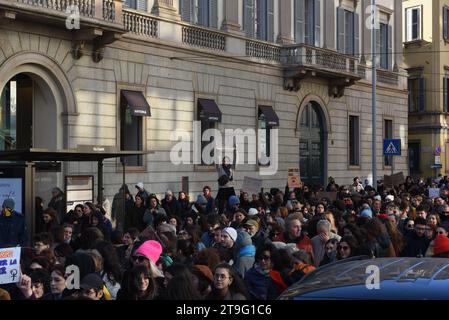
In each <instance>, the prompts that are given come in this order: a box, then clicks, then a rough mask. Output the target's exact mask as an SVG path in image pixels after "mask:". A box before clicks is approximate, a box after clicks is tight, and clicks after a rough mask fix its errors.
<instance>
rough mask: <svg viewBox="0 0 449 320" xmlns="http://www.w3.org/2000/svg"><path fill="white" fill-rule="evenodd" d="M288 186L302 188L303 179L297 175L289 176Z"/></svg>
mask: <svg viewBox="0 0 449 320" xmlns="http://www.w3.org/2000/svg"><path fill="white" fill-rule="evenodd" d="M288 187H289V188H301V179H300V178H299V177H295V176H289V177H288Z"/></svg>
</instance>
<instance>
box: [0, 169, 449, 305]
mask: <svg viewBox="0 0 449 320" xmlns="http://www.w3.org/2000/svg"><path fill="white" fill-rule="evenodd" d="M223 166H225V164H223ZM232 174H233V173H232V170H229V169H228V170H227V169H226V168H224V169H223V170H222V171H221V172H220V174H219V176H220V178H221V179H219V190H218V193H217V196H216V197H214V195H213V194H212V189H211V187H209V186H205V187H204V188H203V190H202V194H199V195H198V196H197V197H196V199H195V200H194V201H190V199H189V195H188V193H187V192H184V191H181V192H179V193H178V196H177V197H176V196H175V195H174V194H173V192H172V191H170V190H167V192H166V193H165V197H164V199H162V200H161V201H160V200H159V198H158V197H157V196H156V195H155V194H151V193H150V192H148V191H146V190H145V189H144V185H143V183H138V184H137V185H136V186H135V187H136V192H135V194H134V195H132V194H131V192H130V190H129V189H128V187H127V186H126V185H123V186H122V188H121V190H120V191H119V193H118V194H117V195H116V197H115V198H114V201H113V203H112V214H111V219H109V218H108V217H107V215H106V212H105V211H106V210H104V208H103V207H102V206H101V205H94V204H93V203H90V202H87V203H84V204H82V205H81V204H80V205H77V206H76V207H75V208H74V209H73V210H72V211H70V212H69V213H64V212H61V211H58V208H59V210H61V209H60V208H61V205H60V204H59V203H58V201H63V199H62V198H61V195H60V192H59V191H60V190H59V191H58V190H55V195H54V196H56V197H57V199H56V200H55V201H53V199H52V203H50V205H49V207H48V208H46V209H45V210H42V212H41V214H40V215H39V219H40V220H39V221H38V222H37V223H36V231H37V233H36V234H35V236H34V238H33V239H31V240H32V241H28V240H27V239H26V236H25V233H26V232H24V228H25V224H24V218H23V216H21V214H20V213H17V212H15V211H14V205H15V204H14V201H13V200H12V199H6V200H5V201H4V202H3V206H2V215H1V216H0V247H8V246H22V257H21V268H22V275H21V279H20V281H19V283H15V284H7V285H0V298H2V299H8V298H10V299H21V300H23V299H33V300H39V299H44V300H60V299H94V300H202V299H205V300H270V299H276V298H277V297H278V296H279V295H280V294H281V293H282V292H283V291H284V290H285V289H286V288H288V287H289V286H290V285H292V284H293V283H295V282H297V281H298V280H300V279H301V278H302V277H304V276H305V275H306V274H307V273H309V272H313V271H314V270H315V269H317V268H321V267H322V266H324V265H327V264H330V263H337V262H338V261H339V260H344V259H347V258H350V257H353V256H358V255H366V256H369V257H370V258H380V257H397V256H404V257H446V258H447V257H449V238H448V230H449V178H448V177H440V178H438V179H436V180H432V179H430V180H428V181H425V180H423V179H419V180H418V181H414V180H413V179H412V178H411V177H407V178H406V180H405V183H402V184H400V185H398V186H395V187H392V188H386V187H385V186H383V185H382V183H379V184H378V186H377V189H374V188H373V187H371V186H370V185H368V184H366V183H365V184H362V183H361V180H360V179H359V178H358V177H356V178H354V180H353V183H352V184H351V185H343V186H339V185H337V184H336V182H335V180H334V179H333V178H332V177H330V178H329V184H328V185H327V186H325V187H324V186H322V187H318V186H308V185H306V184H303V185H302V186H301V188H296V189H294V190H291V189H289V188H288V186H287V187H286V188H285V190H284V191H282V190H279V189H276V188H273V189H271V190H270V191H269V192H265V193H263V192H261V193H259V194H248V193H246V192H240V194H239V195H238V196H237V195H235V192H234V189H233V187H232V180H233V179H232ZM222 175H227V178H226V177H225V178H222ZM220 180H221V181H220ZM429 188H440V196H438V197H436V198H431V197H429V191H428V189H429ZM321 192H327V193H325V194H326V195H327V196H326V197H324V196H321V197H320V196H319V195H322V194H323V193H321ZM123 195H125V198H126V202H125V205H123ZM223 200H224V201H223ZM8 219H9V220H8ZM111 220H113V221H111ZM113 222H114V224H115V228H114V227H113ZM8 223H9V225H8ZM28 243H31V244H28ZM73 265H74V266H76V267H78V268H79V275H80V284H79V288H78V287H76V288H73V287H71V286H70V285H69V283H68V279H69V277H70V274H68V273H67V267H68V266H73Z"/></svg>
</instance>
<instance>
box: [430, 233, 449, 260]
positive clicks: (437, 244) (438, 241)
mask: <svg viewBox="0 0 449 320" xmlns="http://www.w3.org/2000/svg"><path fill="white" fill-rule="evenodd" d="M433 243H434V247H433V254H435V255H438V254H441V253H446V252H449V238H448V237H446V236H444V235H442V234H439V235H437V236H436V238H435V240H434V242H433Z"/></svg>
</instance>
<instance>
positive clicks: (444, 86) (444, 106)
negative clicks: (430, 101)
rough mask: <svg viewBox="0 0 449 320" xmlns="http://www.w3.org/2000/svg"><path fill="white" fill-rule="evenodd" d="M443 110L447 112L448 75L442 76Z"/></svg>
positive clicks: (448, 101)
mask: <svg viewBox="0 0 449 320" xmlns="http://www.w3.org/2000/svg"><path fill="white" fill-rule="evenodd" d="M443 112H449V75H446V76H445V77H443Z"/></svg>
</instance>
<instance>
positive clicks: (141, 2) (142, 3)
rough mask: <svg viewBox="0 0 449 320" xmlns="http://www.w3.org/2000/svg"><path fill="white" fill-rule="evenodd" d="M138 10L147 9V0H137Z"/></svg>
mask: <svg viewBox="0 0 449 320" xmlns="http://www.w3.org/2000/svg"><path fill="white" fill-rule="evenodd" d="M137 10H142V11H147V0H137Z"/></svg>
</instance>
